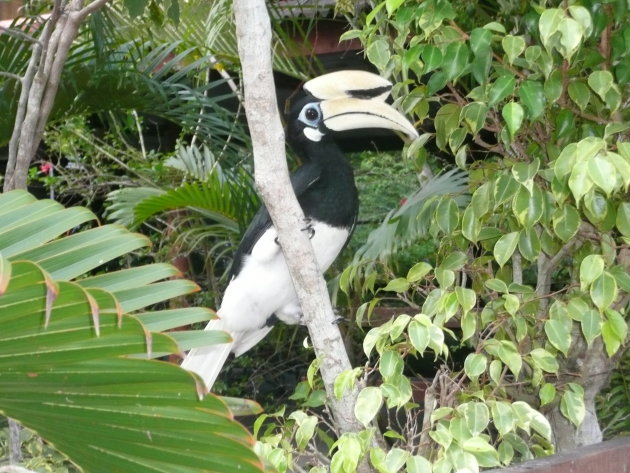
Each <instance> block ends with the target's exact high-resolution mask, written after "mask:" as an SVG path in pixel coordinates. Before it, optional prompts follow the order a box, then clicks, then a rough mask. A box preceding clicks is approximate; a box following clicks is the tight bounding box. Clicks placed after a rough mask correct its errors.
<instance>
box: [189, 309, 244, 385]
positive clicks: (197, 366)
mask: <svg viewBox="0 0 630 473" xmlns="http://www.w3.org/2000/svg"><path fill="white" fill-rule="evenodd" d="M223 325H224V324H223V321H222V320H211V321H210V322H209V323H208V325H206V328H205V330H224V328H223ZM230 335H232V338H233V339H235V338H236V337H235V335H234V334H230ZM232 345H234V341H232V342H230V343H222V344H220V345H211V346H208V347H201V348H193V349H192V350H190V351H189V352H188V355H186V358H184V362H183V363H182V368H184V369H186V370H189V371H193V372H195V373H197V374H198V375H199V376H201V378H202V379H203V381H204V383H205V384H206V386H207V388H208V390H210V389H211V388H212V385H213V384H214V382H215V380H216V379H217V376H219V373H220V372H221V368H223V365H224V364H225V360H227V357H228V355H229V354H230V351H231V350H232Z"/></svg>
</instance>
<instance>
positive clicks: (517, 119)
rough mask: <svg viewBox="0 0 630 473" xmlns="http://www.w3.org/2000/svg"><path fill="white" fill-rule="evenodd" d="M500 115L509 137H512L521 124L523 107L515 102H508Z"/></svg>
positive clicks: (523, 113) (523, 114)
mask: <svg viewBox="0 0 630 473" xmlns="http://www.w3.org/2000/svg"><path fill="white" fill-rule="evenodd" d="M501 115H502V116H503V119H504V120H505V124H506V125H507V128H508V131H509V132H510V135H511V136H514V135H515V133H516V132H517V131H518V130H519V129H520V128H521V125H522V124H523V118H524V116H525V112H524V111H523V107H522V106H521V105H520V104H518V103H516V102H510V103H508V104H507V105H505V106H504V107H503V109H502V110H501Z"/></svg>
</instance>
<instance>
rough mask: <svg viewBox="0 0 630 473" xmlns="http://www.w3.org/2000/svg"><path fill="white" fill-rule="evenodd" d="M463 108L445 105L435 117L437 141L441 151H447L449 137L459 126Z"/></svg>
mask: <svg viewBox="0 0 630 473" xmlns="http://www.w3.org/2000/svg"><path fill="white" fill-rule="evenodd" d="M460 112H461V108H460V107H459V106H458V105H455V104H446V105H443V106H442V107H441V108H440V109H439V110H438V112H437V113H436V115H435V132H436V134H435V141H436V144H437V146H438V148H440V149H446V145H447V143H448V137H449V136H450V134H451V132H452V131H453V130H454V129H456V128H457V127H458V126H459V116H460Z"/></svg>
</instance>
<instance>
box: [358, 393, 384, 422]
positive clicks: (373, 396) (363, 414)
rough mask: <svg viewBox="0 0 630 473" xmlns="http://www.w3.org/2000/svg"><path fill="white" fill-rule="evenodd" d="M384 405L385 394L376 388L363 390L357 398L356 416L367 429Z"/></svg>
mask: <svg viewBox="0 0 630 473" xmlns="http://www.w3.org/2000/svg"><path fill="white" fill-rule="evenodd" d="M382 405H383V394H382V393H381V390H380V389H379V388H377V387H374V386H368V387H367V388H363V389H362V390H361V392H360V393H359V395H358V396H357V402H356V404H355V406H354V415H355V417H356V418H357V419H358V420H359V422H361V423H362V424H363V425H364V426H365V427H366V428H367V427H368V426H369V425H370V422H372V419H374V416H376V414H377V413H378V411H379V409H380V408H381V406H382Z"/></svg>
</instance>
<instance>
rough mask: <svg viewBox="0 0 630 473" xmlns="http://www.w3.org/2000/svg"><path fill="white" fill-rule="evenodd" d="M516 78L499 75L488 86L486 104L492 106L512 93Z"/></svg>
mask: <svg viewBox="0 0 630 473" xmlns="http://www.w3.org/2000/svg"><path fill="white" fill-rule="evenodd" d="M515 85H516V79H515V78H514V76H511V75H510V76H507V75H506V76H501V77H499V78H498V79H497V80H496V81H495V82H494V83H493V84H492V86H491V87H490V90H489V91H488V106H489V107H492V106H494V105H496V104H498V103H499V102H501V101H502V100H503V99H505V98H506V97H508V96H510V95H512V92H514V86H515Z"/></svg>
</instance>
